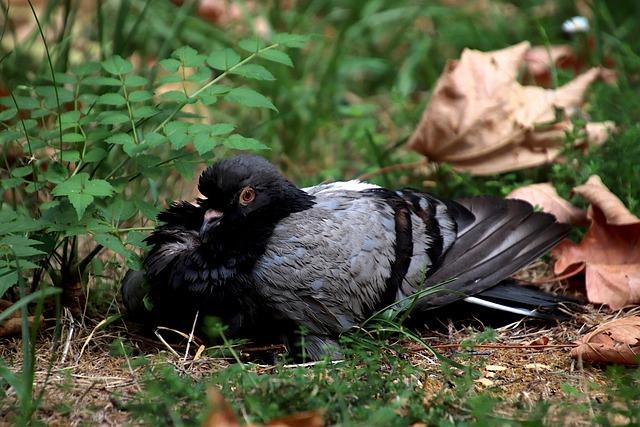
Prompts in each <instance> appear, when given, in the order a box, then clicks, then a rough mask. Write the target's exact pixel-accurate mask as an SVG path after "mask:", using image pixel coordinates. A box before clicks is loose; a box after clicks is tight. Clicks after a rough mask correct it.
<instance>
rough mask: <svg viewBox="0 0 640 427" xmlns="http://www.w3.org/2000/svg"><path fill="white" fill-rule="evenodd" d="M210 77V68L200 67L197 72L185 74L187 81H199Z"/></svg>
mask: <svg viewBox="0 0 640 427" xmlns="http://www.w3.org/2000/svg"><path fill="white" fill-rule="evenodd" d="M210 78H211V70H210V69H209V68H200V69H199V70H198V71H197V72H195V73H193V74H190V75H188V76H187V81H189V82H196V83H201V82H204V81H205V80H209V79H210Z"/></svg>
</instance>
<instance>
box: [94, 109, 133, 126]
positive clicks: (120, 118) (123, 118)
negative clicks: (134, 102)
mask: <svg viewBox="0 0 640 427" xmlns="http://www.w3.org/2000/svg"><path fill="white" fill-rule="evenodd" d="M97 120H98V122H99V123H100V124H103V125H119V124H122V123H126V122H128V121H129V116H127V115H126V114H123V113H118V112H110V111H106V112H104V113H100V114H99V115H98V117H97Z"/></svg>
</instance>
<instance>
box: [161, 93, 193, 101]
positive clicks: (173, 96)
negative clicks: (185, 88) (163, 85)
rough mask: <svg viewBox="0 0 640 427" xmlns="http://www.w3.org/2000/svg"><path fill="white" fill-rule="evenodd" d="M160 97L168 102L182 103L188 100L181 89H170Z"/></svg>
mask: <svg viewBox="0 0 640 427" xmlns="http://www.w3.org/2000/svg"><path fill="white" fill-rule="evenodd" d="M160 99H162V100H163V101H166V102H177V103H182V102H185V101H186V100H187V95H185V94H184V92H182V91H181V90H170V91H168V92H165V93H163V94H162V95H160Z"/></svg>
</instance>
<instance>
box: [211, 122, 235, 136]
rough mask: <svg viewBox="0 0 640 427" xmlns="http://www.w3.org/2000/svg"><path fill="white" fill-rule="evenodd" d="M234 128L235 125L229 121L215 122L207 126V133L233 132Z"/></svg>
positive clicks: (222, 133) (224, 133)
mask: <svg viewBox="0 0 640 427" xmlns="http://www.w3.org/2000/svg"><path fill="white" fill-rule="evenodd" d="M235 128H236V126H235V125H233V124H231V123H216V124H214V125H211V126H209V135H212V136H217V135H226V134H228V133H231V132H233V130H234V129H235Z"/></svg>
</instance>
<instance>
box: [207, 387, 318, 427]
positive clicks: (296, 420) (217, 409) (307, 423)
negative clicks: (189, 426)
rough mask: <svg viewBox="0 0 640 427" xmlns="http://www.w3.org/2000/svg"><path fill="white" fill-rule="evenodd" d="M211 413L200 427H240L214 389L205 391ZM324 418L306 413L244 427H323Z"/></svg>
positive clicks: (229, 408) (316, 413) (228, 407)
mask: <svg viewBox="0 0 640 427" xmlns="http://www.w3.org/2000/svg"><path fill="white" fill-rule="evenodd" d="M207 395H208V396H209V402H210V403H211V412H209V416H207V418H206V419H205V420H204V423H203V424H202V427H240V425H241V424H240V422H239V421H238V418H237V417H236V416H235V414H234V413H233V410H232V409H231V406H229V404H228V403H227V402H226V401H225V400H224V397H223V396H222V394H221V393H220V391H219V390H218V389H216V388H213V387H212V388H209V390H207ZM323 426H324V417H323V413H322V412H321V411H306V412H300V413H297V414H293V415H287V416H285V417H280V418H276V419H274V420H271V421H270V422H268V423H267V424H247V425H246V427H323Z"/></svg>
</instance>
